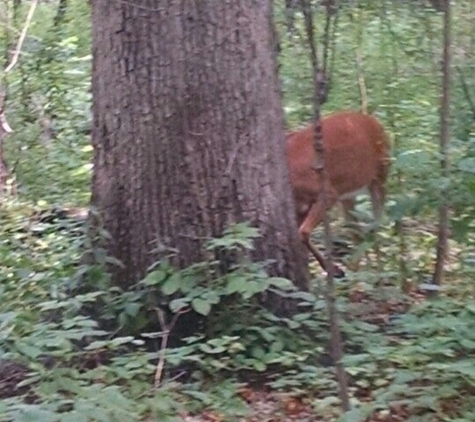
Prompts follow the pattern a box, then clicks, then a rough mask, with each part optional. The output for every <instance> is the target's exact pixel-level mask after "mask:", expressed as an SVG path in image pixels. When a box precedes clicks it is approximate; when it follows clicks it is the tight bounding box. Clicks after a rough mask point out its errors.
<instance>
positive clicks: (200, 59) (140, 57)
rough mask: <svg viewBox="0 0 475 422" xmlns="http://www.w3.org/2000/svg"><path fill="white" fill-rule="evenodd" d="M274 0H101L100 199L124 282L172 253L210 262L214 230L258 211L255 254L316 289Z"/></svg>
mask: <svg viewBox="0 0 475 422" xmlns="http://www.w3.org/2000/svg"><path fill="white" fill-rule="evenodd" d="M270 3H271V2H270V0H243V1H240V2H236V1H233V0H200V1H186V2H183V1H178V0H159V1H153V2H152V1H147V0H143V1H142V2H140V1H134V2H117V1H110V0H93V1H92V19H93V49H94V59H93V95H94V100H93V113H94V125H93V131H92V141H93V146H94V149H95V156H94V175H93V184H92V190H93V194H92V205H93V206H94V207H95V208H96V209H97V210H98V211H99V214H100V215H101V219H102V224H103V226H104V227H105V229H106V230H107V231H108V232H109V234H110V239H109V240H108V242H107V245H106V250H107V252H108V253H109V254H110V255H111V256H113V257H115V258H117V259H119V260H120V261H121V262H122V264H123V267H115V268H114V271H113V273H112V277H113V280H114V281H115V282H116V283H118V284H119V285H122V286H128V285H131V284H132V283H135V282H136V281H138V280H139V279H140V278H142V277H143V276H144V275H145V273H146V271H147V268H148V267H149V266H150V265H151V264H153V263H154V262H156V261H157V260H159V259H161V258H163V257H164V256H165V255H167V254H170V252H172V253H173V254H174V256H175V258H174V260H175V263H176V264H177V265H179V266H180V267H184V266H188V265H190V264H192V263H194V262H198V261H201V260H203V259H205V258H207V256H208V255H207V252H206V251H205V250H204V248H203V243H204V241H205V240H207V239H210V238H212V237H216V236H219V235H220V234H221V233H222V231H223V229H225V228H226V227H228V226H229V225H231V224H233V223H236V222H241V221H249V222H251V224H252V225H253V226H255V227H257V228H259V230H260V233H261V237H260V238H259V240H257V241H256V249H255V253H254V256H253V259H255V260H260V261H263V260H273V264H271V265H270V268H269V271H270V273H271V274H275V275H280V276H285V277H288V278H290V279H292V280H293V281H294V282H295V283H296V284H297V285H298V286H299V287H302V288H306V287H307V281H308V270H307V267H306V253H305V252H304V250H303V246H302V245H301V242H300V240H299V238H298V234H297V227H296V223H295V214H294V205H293V200H292V197H291V189H290V182H289V177H288V174H287V173H288V172H287V164H286V160H285V149H284V126H283V115H282V107H281V100H280V92H279V83H278V78H277V72H276V64H275V60H274V57H273V53H272V46H273V45H272V30H271V29H272V28H271V4H270ZM208 253H209V252H208Z"/></svg>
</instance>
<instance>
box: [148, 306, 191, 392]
mask: <svg viewBox="0 0 475 422" xmlns="http://www.w3.org/2000/svg"><path fill="white" fill-rule="evenodd" d="M154 310H155V312H156V313H157V318H158V322H159V323H160V329H161V331H162V335H161V337H162V340H161V343H160V358H159V359H158V363H157V369H156V370H155V378H154V383H153V384H154V388H158V387H160V383H161V381H162V374H163V368H164V367H165V351H166V350H167V347H168V339H169V338H170V333H171V331H172V330H173V328H174V327H175V325H176V323H177V321H178V318H180V316H181V315H183V314H185V313H187V312H189V311H190V309H189V308H184V309H181V310H179V311H178V312H177V313H176V314H175V315H173V318H172V320H171V322H170V324H169V325H167V324H166V323H165V316H164V314H163V311H162V310H161V309H160V308H154Z"/></svg>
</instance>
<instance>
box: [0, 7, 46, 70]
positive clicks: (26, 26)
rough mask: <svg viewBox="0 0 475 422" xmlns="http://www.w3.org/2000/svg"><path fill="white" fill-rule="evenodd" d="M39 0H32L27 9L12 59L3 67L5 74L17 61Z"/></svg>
mask: <svg viewBox="0 0 475 422" xmlns="http://www.w3.org/2000/svg"><path fill="white" fill-rule="evenodd" d="M38 3H39V0H33V2H32V3H31V5H30V9H29V10H28V15H27V16H26V20H25V24H24V25H23V29H22V31H21V34H20V37H19V38H18V43H17V46H16V49H15V53H14V54H13V57H12V60H11V62H10V64H9V65H8V66H7V67H6V68H5V71H4V72H5V74H7V73H8V72H10V71H11V70H12V69H13V68H14V67H15V65H16V64H17V62H18V58H19V57H20V52H21V49H22V47H23V43H24V41H25V38H26V34H27V32H28V29H29V27H30V24H31V21H32V19H33V15H34V14H35V10H36V6H38Z"/></svg>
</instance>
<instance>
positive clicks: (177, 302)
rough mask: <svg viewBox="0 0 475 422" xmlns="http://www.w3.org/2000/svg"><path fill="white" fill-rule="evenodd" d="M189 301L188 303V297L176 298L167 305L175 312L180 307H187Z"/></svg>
mask: <svg viewBox="0 0 475 422" xmlns="http://www.w3.org/2000/svg"><path fill="white" fill-rule="evenodd" d="M189 303H190V300H189V299H188V298H178V299H173V300H172V301H171V302H170V303H169V304H168V307H169V308H170V311H172V312H173V313H176V312H178V311H180V310H181V309H183V308H185V307H187V306H188V304H189Z"/></svg>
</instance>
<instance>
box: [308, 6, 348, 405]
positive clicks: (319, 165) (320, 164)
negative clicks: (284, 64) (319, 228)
mask: <svg viewBox="0 0 475 422" xmlns="http://www.w3.org/2000/svg"><path fill="white" fill-rule="evenodd" d="M301 3H302V12H303V15H304V19H305V27H306V32H307V40H308V44H309V47H310V60H311V63H312V71H313V77H314V101H313V104H314V123H315V129H314V146H315V152H316V155H317V160H316V161H317V162H316V163H314V171H315V172H316V173H317V174H318V175H319V177H320V180H321V181H322V192H321V198H322V201H323V208H324V209H325V210H326V209H327V206H326V204H327V203H328V198H327V196H328V192H327V177H328V175H327V171H326V168H325V149H324V147H323V137H322V135H323V134H322V124H321V119H320V105H321V104H322V100H323V98H324V97H323V96H322V82H324V80H325V79H324V78H323V79H322V78H321V77H320V73H321V71H320V69H319V64H318V56H317V48H316V45H315V39H314V25H313V14H312V8H311V5H310V1H309V0H301ZM329 13H330V9H327V14H329ZM327 22H328V21H327ZM328 28H329V27H326V31H328ZM327 36H328V33H327ZM324 48H325V46H324ZM323 76H325V75H323ZM323 226H324V231H325V246H326V251H327V257H326V263H325V269H326V271H327V288H326V302H327V308H328V318H329V323H330V338H331V355H332V360H333V364H334V366H335V373H336V378H337V380H338V385H339V396H340V400H341V405H342V408H343V410H344V411H345V412H347V411H349V410H350V398H349V393H348V379H347V376H346V372H345V368H344V366H343V363H342V357H343V344H342V340H341V333H340V325H339V321H338V310H337V307H336V296H335V284H334V276H335V271H336V267H335V266H334V264H333V260H332V243H333V242H332V233H331V227H330V222H329V219H328V213H327V212H325V214H324V218H323ZM310 245H311V242H308V244H307V246H308V247H309V249H310V250H311V251H312V252H313V248H311V247H310ZM314 255H315V254H314ZM318 256H319V253H318V254H316V255H315V258H317V260H319V259H318Z"/></svg>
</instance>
